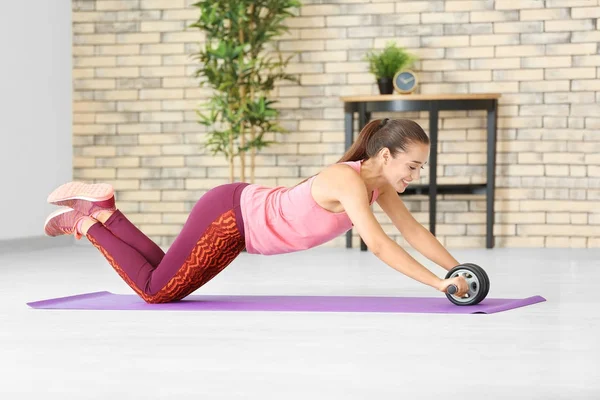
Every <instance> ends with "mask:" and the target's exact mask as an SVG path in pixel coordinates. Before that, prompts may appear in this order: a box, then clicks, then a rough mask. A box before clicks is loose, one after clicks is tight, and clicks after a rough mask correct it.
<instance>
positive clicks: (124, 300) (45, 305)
mask: <svg viewBox="0 0 600 400" xmlns="http://www.w3.org/2000/svg"><path fill="white" fill-rule="evenodd" d="M543 301H546V299H545V298H543V297H541V296H533V297H528V298H525V299H489V298H487V299H485V300H483V301H482V302H481V303H479V304H477V305H475V306H456V305H454V304H452V303H451V302H450V301H449V300H448V299H447V298H446V297H445V296H443V297H439V298H437V297H436V298H432V297H363V296H258V295H244V296H240V295H237V296H228V295H191V296H188V297H186V298H185V299H183V300H181V301H178V302H173V303H166V304H148V303H146V302H144V301H143V300H142V299H141V298H140V297H139V296H137V295H135V294H114V293H110V292H95V293H87V294H80V295H76V296H69V297H62V298H57V299H49V300H42V301H36V302H32V303H27V305H28V306H30V307H32V308H41V309H65V310H169V311H292V312H301V311H308V312H379V313H441V314H475V313H483V314H492V313H497V312H500V311H506V310H510V309H513V308H519V307H524V306H527V305H530V304H535V303H540V302H543Z"/></svg>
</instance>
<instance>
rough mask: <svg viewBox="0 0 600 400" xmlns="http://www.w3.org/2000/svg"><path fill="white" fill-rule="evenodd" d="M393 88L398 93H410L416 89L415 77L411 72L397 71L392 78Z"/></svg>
mask: <svg viewBox="0 0 600 400" xmlns="http://www.w3.org/2000/svg"><path fill="white" fill-rule="evenodd" d="M394 87H395V88H396V90H397V91H398V92H400V93H411V92H413V91H414V90H415V88H416V87H417V76H416V74H415V73H414V72H412V71H407V70H405V71H398V72H397V73H396V76H395V77H394Z"/></svg>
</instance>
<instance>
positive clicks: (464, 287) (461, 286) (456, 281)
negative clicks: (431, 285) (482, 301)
mask: <svg viewBox="0 0 600 400" xmlns="http://www.w3.org/2000/svg"><path fill="white" fill-rule="evenodd" d="M450 285H454V286H456V287H457V288H458V290H457V291H456V293H454V295H455V296H457V297H463V296H464V295H465V294H467V292H468V291H469V285H468V284H467V281H466V279H465V278H464V277H463V276H457V277H456V278H451V279H443V280H442V281H441V282H440V284H439V286H438V290H439V291H440V292H444V293H446V291H447V290H448V287H449V286H450Z"/></svg>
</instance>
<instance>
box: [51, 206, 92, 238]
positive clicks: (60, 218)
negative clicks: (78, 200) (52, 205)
mask: <svg viewBox="0 0 600 400" xmlns="http://www.w3.org/2000/svg"><path fill="white" fill-rule="evenodd" d="M84 218H87V215H85V214H82V213H80V212H79V211H77V210H72V209H70V208H68V207H64V208H61V209H59V210H56V211H54V212H53V213H52V214H50V215H49V216H48V218H46V223H45V224H44V231H45V232H46V235H48V236H60V235H73V234H75V239H77V240H79V239H81V237H82V236H83V235H82V233H81V231H80V230H79V229H78V228H77V225H78V224H79V221H81V220H83V219H84Z"/></svg>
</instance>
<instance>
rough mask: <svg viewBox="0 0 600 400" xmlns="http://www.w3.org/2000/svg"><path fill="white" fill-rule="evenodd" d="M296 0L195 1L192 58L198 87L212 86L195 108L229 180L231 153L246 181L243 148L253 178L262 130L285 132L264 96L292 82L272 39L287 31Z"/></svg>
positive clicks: (264, 143) (262, 143) (208, 143)
mask: <svg viewBox="0 0 600 400" xmlns="http://www.w3.org/2000/svg"><path fill="white" fill-rule="evenodd" d="M300 5H301V4H300V2H299V1H298V0H201V1H198V2H197V3H195V4H193V6H194V7H197V8H198V9H199V11H200V16H199V18H198V20H197V21H196V22H195V23H194V24H192V25H191V26H192V27H195V28H198V29H200V30H201V31H203V32H204V33H205V34H206V43H205V45H204V46H203V48H201V49H200V50H199V51H198V52H197V53H196V54H194V58H195V59H197V60H198V62H199V67H198V68H197V70H196V73H195V76H196V77H197V78H200V79H201V82H200V86H208V87H210V88H212V89H213V91H212V93H213V94H212V96H211V97H210V98H209V99H208V100H207V102H206V103H205V104H204V105H203V106H202V107H201V108H200V109H199V110H198V116H199V123H201V124H203V125H206V126H207V127H209V131H208V132H207V140H206V146H207V148H208V149H209V150H211V151H212V153H213V155H214V154H218V153H221V154H223V155H224V156H225V157H226V158H227V160H228V162H229V180H230V181H231V182H233V181H234V180H235V176H234V168H235V162H234V161H235V158H239V159H240V169H241V173H240V179H241V180H242V181H245V180H246V153H247V152H250V181H251V182H254V177H255V174H254V170H255V165H256V164H255V158H256V153H257V151H259V150H260V149H262V148H263V147H266V146H268V145H270V144H271V143H273V142H271V141H267V140H265V138H264V136H265V134H266V133H275V132H280V133H284V132H286V131H285V129H283V128H282V127H281V126H280V125H279V124H278V122H277V117H278V116H279V112H278V110H277V109H275V108H273V104H274V103H275V101H274V100H271V99H269V95H270V92H271V91H272V90H273V88H274V86H275V83H276V82H278V81H280V80H290V81H296V78H295V77H293V76H292V75H290V74H287V73H285V68H286V66H287V63H288V62H289V60H290V58H291V56H290V57H288V58H287V59H283V58H282V56H281V53H279V52H278V51H277V50H276V49H274V47H275V46H274V43H273V40H274V39H275V38H276V37H277V36H279V35H281V34H282V33H285V32H287V30H288V28H287V26H286V25H285V23H284V22H285V20H286V19H287V18H288V17H290V16H293V15H294V14H293V12H294V9H296V8H298V7H300Z"/></svg>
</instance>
